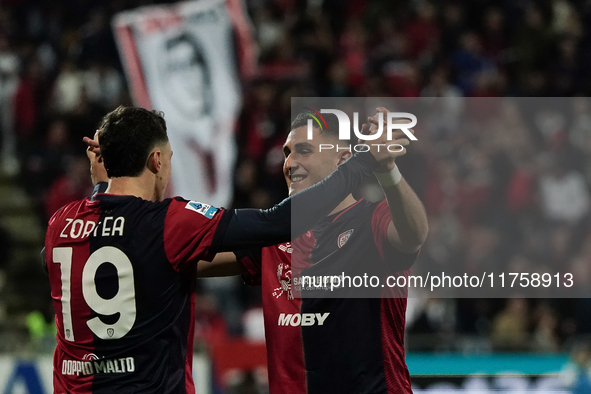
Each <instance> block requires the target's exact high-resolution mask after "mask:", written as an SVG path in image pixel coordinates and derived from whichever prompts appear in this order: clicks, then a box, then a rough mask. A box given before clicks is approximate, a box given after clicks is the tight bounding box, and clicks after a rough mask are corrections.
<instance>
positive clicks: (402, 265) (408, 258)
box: [371, 200, 420, 271]
mask: <svg viewBox="0 0 591 394" xmlns="http://www.w3.org/2000/svg"><path fill="white" fill-rule="evenodd" d="M391 221H392V218H391V217H390V209H389V208H388V202H387V201H386V200H382V201H380V202H379V203H378V204H377V206H376V208H375V209H374V211H373V215H372V218H371V229H372V233H373V237H374V241H375V244H376V247H377V248H378V252H379V253H380V256H381V257H382V259H384V260H385V261H388V262H392V263H393V264H395V265H396V267H397V270H399V271H404V270H407V269H408V268H410V267H411V266H412V265H413V264H414V262H415V260H416V259H417V256H418V255H419V252H420V250H419V251H417V252H414V253H404V252H401V251H399V250H398V249H396V248H394V247H393V246H392V245H391V244H390V241H388V226H389V225H390V222H391Z"/></svg>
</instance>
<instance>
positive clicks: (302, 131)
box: [283, 126, 350, 196]
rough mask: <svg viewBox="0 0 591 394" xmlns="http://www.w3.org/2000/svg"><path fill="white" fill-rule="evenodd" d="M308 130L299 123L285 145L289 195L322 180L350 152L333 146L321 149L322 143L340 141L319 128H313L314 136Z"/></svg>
mask: <svg viewBox="0 0 591 394" xmlns="http://www.w3.org/2000/svg"><path fill="white" fill-rule="evenodd" d="M307 134H308V130H307V127H305V126H302V127H298V128H297V129H295V130H292V131H291V132H290V133H289V135H288V136H287V140H286V141H285V144H284V145H283V154H284V156H285V162H284V163H283V176H284V177H285V182H286V183H287V187H288V189H289V195H290V196H291V195H293V194H294V193H297V192H299V191H302V190H304V189H306V188H307V187H310V186H312V185H315V184H316V183H318V182H320V181H321V180H323V179H324V178H326V177H327V176H328V175H330V173H331V172H333V171H334V170H335V169H336V168H337V166H338V165H339V164H341V163H342V162H344V160H346V158H348V157H349V156H350V152H349V151H345V150H341V151H340V152H336V149H334V148H333V149H325V148H323V149H322V151H320V144H332V145H337V143H338V141H337V140H336V139H333V138H331V136H329V135H326V134H321V133H320V130H319V129H318V128H316V127H314V128H313V135H312V139H310V140H309V139H308V136H307Z"/></svg>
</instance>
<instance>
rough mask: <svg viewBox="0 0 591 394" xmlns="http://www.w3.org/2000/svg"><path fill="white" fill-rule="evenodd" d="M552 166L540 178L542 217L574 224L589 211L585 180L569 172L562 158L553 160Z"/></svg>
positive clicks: (579, 175) (573, 172)
mask: <svg viewBox="0 0 591 394" xmlns="http://www.w3.org/2000/svg"><path fill="white" fill-rule="evenodd" d="M552 164H553V165H552V166H551V167H550V169H549V171H547V172H546V173H545V174H543V175H542V176H541V178H540V196H541V200H542V208H543V212H544V215H545V216H546V217H547V218H548V219H549V220H552V221H556V222H568V223H571V224H573V223H576V222H577V221H579V220H581V219H582V218H583V217H584V216H585V215H586V214H587V212H588V211H589V191H588V190H587V185H586V184H585V178H584V177H583V176H582V175H581V174H580V173H578V172H576V171H574V170H570V169H569V168H568V166H567V163H566V159H565V158H564V157H558V158H554V159H553V163H552Z"/></svg>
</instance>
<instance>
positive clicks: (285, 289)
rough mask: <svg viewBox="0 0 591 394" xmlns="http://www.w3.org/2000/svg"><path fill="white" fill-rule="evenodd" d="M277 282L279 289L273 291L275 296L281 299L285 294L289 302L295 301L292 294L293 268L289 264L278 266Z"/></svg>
mask: <svg viewBox="0 0 591 394" xmlns="http://www.w3.org/2000/svg"><path fill="white" fill-rule="evenodd" d="M277 281H278V282H279V287H277V288H276V289H274V290H273V296H274V297H275V298H279V297H281V296H282V295H283V294H284V293H285V294H286V295H287V299H288V300H293V294H292V292H291V267H290V266H289V264H286V263H279V265H278V266H277Z"/></svg>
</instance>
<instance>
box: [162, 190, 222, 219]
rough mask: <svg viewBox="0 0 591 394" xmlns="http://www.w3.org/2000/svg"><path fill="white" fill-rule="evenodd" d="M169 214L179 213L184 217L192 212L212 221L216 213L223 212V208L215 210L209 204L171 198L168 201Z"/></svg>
mask: <svg viewBox="0 0 591 394" xmlns="http://www.w3.org/2000/svg"><path fill="white" fill-rule="evenodd" d="M169 204H170V208H169V214H175V213H180V214H182V215H185V214H187V213H190V212H193V213H197V214H200V215H202V216H203V217H205V218H207V219H213V217H214V216H216V215H217V214H218V213H221V212H223V211H224V209H223V208H217V207H215V206H213V205H211V204H207V203H204V202H199V201H195V200H187V199H185V198H183V197H178V196H177V197H173V198H171V199H170V202H169Z"/></svg>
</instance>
